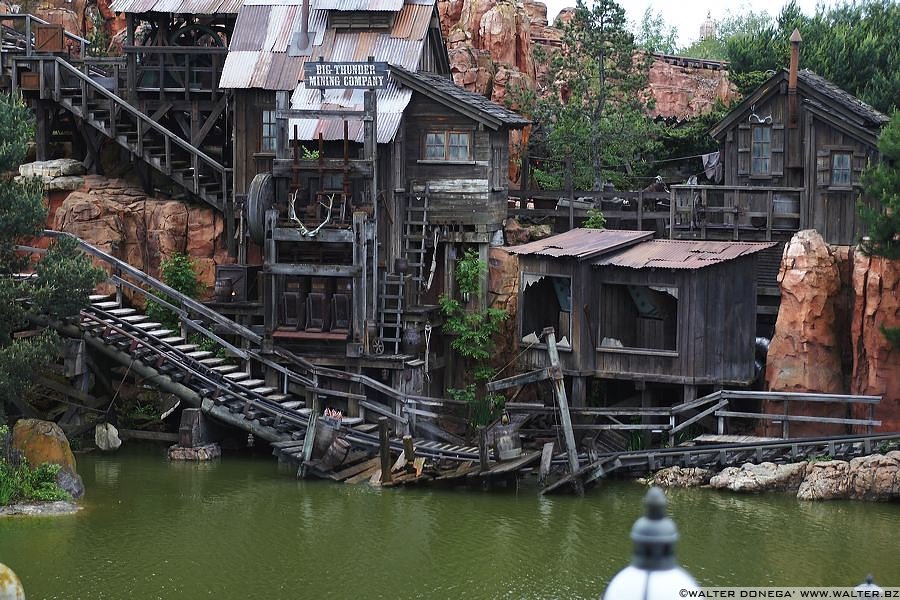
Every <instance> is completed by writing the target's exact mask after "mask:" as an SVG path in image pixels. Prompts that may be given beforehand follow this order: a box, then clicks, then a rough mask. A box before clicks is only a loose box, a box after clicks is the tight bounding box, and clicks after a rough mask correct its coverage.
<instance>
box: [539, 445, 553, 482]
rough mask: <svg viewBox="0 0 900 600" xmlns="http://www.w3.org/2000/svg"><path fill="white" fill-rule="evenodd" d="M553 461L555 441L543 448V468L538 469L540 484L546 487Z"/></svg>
mask: <svg viewBox="0 0 900 600" xmlns="http://www.w3.org/2000/svg"><path fill="white" fill-rule="evenodd" d="M552 461H553V442H547V443H546V444H544V447H543V449H542V450H541V468H540V470H539V471H538V485H539V486H541V487H544V485H545V484H546V483H547V476H548V475H549V474H550V465H551V464H552Z"/></svg>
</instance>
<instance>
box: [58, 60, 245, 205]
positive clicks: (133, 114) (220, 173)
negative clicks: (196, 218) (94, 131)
mask: <svg viewBox="0 0 900 600" xmlns="http://www.w3.org/2000/svg"><path fill="white" fill-rule="evenodd" d="M41 65H42V68H41V71H42V76H41V96H42V97H44V96H46V95H47V90H46V87H47V85H46V83H47V82H45V79H46V77H47V73H46V69H44V68H43V63H41ZM52 77H53V80H52V89H51V90H50V94H49V96H50V97H52V98H53V100H55V101H56V102H58V103H62V100H63V89H64V88H66V87H67V86H69V85H72V84H73V83H74V85H76V86H78V87H79V88H80V95H79V97H78V98H77V101H78V104H77V105H76V104H75V103H74V102H73V103H72V104H73V107H75V108H76V109H78V110H79V111H80V113H81V114H80V116H81V117H82V118H85V119H87V117H88V112H89V111H88V108H89V107H88V104H89V101H90V100H91V99H98V98H99V99H103V100H105V101H106V104H107V106H108V110H109V114H110V118H109V121H110V124H109V129H108V130H103V133H104V134H106V135H108V136H109V137H111V138H113V139H117V138H118V130H119V129H122V128H123V125H132V126H134V127H135V129H136V136H137V137H136V141H135V144H134V147H130V146H131V145H130V144H129V147H130V149H131V150H132V152H134V153H136V154H137V155H138V156H140V157H141V158H144V159H146V157H145V150H144V146H145V143H146V142H149V141H150V140H149V139H147V138H148V137H149V136H150V135H152V134H157V135H158V136H161V137H162V139H161V140H155V142H156V143H162V144H163V154H162V158H161V159H160V165H159V166H158V168H159V170H161V171H162V172H163V173H164V174H165V175H168V176H171V175H172V171H173V166H172V162H173V152H174V151H177V150H181V151H182V152H183V153H185V154H187V156H188V161H189V163H190V165H191V170H192V173H191V175H190V180H188V181H187V182H185V183H187V184H188V185H187V187H188V188H189V189H190V190H191V191H192V192H193V193H194V194H196V195H197V196H198V197H201V198H203V199H204V200H205V201H207V202H209V203H210V204H213V206H215V207H216V208H218V209H219V210H224V208H225V199H226V198H227V197H228V189H229V186H228V183H229V182H228V177H229V174H230V169H228V168H226V167H225V166H224V165H222V164H221V163H219V162H218V161H217V160H216V159H214V158H212V157H211V156H209V155H208V154H206V153H205V152H203V151H202V150H200V149H199V148H197V147H195V146H193V145H191V144H190V143H189V142H187V141H186V140H184V139H183V138H182V137H181V136H179V135H178V134H176V133H174V132H172V131H170V130H169V129H167V128H166V127H164V126H163V125H161V124H159V123H157V122H156V121H155V120H153V119H152V118H151V117H150V116H149V115H146V114H144V113H143V112H141V111H140V110H138V109H137V108H135V107H134V106H132V105H131V104H129V103H128V102H127V101H126V100H125V99H123V98H121V97H119V96H117V95H116V94H114V93H113V92H111V91H109V90H107V89H106V88H105V87H103V86H102V85H100V84H99V83H98V82H97V81H95V79H93V78H92V77H90V76H88V75H85V74H84V73H82V72H81V71H80V70H78V68H76V67H75V66H74V65H72V64H70V63H69V62H68V61H66V60H64V59H62V58H60V57H55V60H54V61H53V70H52ZM123 119H124V122H122V120H123ZM148 145H149V144H148ZM148 162H150V161H148ZM151 164H152V163H151ZM154 166H155V165H154ZM204 174H205V175H209V176H210V177H212V178H213V179H214V180H215V179H218V181H220V182H221V186H222V187H221V190H220V191H218V192H217V193H216V194H215V196H216V197H215V198H212V197H211V195H206V194H205V193H204V190H203V189H202V188H201V184H200V179H201V177H202V176H203V175H204Z"/></svg>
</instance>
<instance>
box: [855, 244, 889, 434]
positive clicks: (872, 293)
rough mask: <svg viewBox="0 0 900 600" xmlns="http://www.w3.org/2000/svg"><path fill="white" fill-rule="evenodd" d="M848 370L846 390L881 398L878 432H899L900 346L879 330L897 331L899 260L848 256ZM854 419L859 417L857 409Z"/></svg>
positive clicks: (860, 410)
mask: <svg viewBox="0 0 900 600" xmlns="http://www.w3.org/2000/svg"><path fill="white" fill-rule="evenodd" d="M852 282H853V289H852V295H853V307H854V310H853V322H852V323H851V336H850V337H851V341H852V348H853V371H852V376H851V382H850V392H851V393H853V394H871V395H877V396H881V402H880V403H879V404H878V405H877V406H876V407H875V418H876V419H880V420H881V427H880V430H881V431H900V348H894V347H893V346H892V345H891V343H890V342H889V341H888V339H887V338H886V337H885V335H884V333H883V332H882V328H895V327H900V260H889V259H886V258H882V257H869V256H865V255H864V254H863V253H862V252H854V253H853V274H852ZM856 410H857V412H856V416H857V417H865V416H866V412H865V411H866V409H865V407H863V406H860V407H857V408H856Z"/></svg>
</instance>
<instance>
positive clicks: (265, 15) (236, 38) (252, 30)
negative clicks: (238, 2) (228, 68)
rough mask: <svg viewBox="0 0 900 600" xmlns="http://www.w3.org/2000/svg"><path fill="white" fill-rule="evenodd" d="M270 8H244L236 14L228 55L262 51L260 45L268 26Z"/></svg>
mask: <svg viewBox="0 0 900 600" xmlns="http://www.w3.org/2000/svg"><path fill="white" fill-rule="evenodd" d="M271 11H272V7H270V6H244V7H242V8H241V12H239V13H238V17H237V22H236V23H235V26H234V34H232V36H231V45H229V47H228V50H229V54H230V53H231V52H234V51H238V52H242V51H245V50H252V51H259V50H262V43H263V40H264V39H265V36H266V30H267V28H268V26H269V13H270V12H271Z"/></svg>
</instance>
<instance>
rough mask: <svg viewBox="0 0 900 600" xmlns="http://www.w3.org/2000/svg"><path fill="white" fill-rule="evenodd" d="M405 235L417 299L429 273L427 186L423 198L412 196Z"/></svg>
mask: <svg viewBox="0 0 900 600" xmlns="http://www.w3.org/2000/svg"><path fill="white" fill-rule="evenodd" d="M403 233H404V235H403V245H404V247H403V252H404V254H405V255H406V259H407V263H408V267H409V270H410V273H411V274H412V282H413V284H415V291H416V298H418V297H419V296H420V295H421V293H422V291H424V290H423V288H424V287H425V281H426V279H427V271H428V270H427V268H426V265H425V251H426V250H425V249H426V246H427V243H428V239H427V238H428V186H427V185H426V186H425V191H424V192H423V194H422V195H421V196H418V195H415V194H410V196H409V200H408V201H407V204H406V219H405V220H404V232H403Z"/></svg>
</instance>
